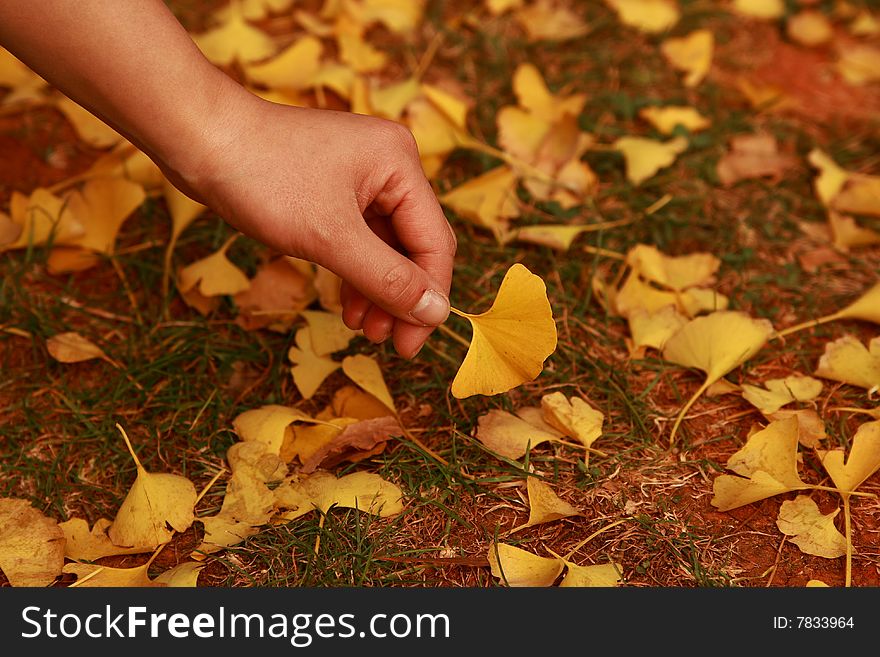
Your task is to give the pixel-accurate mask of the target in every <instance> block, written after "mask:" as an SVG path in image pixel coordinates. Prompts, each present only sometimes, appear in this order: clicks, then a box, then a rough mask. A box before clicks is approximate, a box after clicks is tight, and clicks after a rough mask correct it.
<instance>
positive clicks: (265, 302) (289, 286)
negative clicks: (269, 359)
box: [233, 258, 317, 333]
mask: <svg viewBox="0 0 880 657" xmlns="http://www.w3.org/2000/svg"><path fill="white" fill-rule="evenodd" d="M316 294H317V293H316V292H315V288H314V286H313V285H312V282H311V280H310V279H309V277H308V276H305V275H304V274H303V273H302V272H301V271H299V270H298V269H297V268H296V267H295V266H293V265H292V264H291V263H290V262H288V261H287V259H286V258H275V259H273V260H270V261H269V262H267V263H264V264H263V265H261V266H260V267H258V268H257V273H256V274H255V275H254V277H253V278H252V279H251V281H250V287H249V288H248V289H247V290H245V291H243V292H239V293H238V294H236V295H235V296H234V297H233V301H234V302H235V305H236V306H238V309H239V315H238V318H237V319H236V322H237V323H238V324H240V325H241V326H242V327H243V328H245V329H247V330H254V329H259V328H268V329H269V330H272V331H278V332H281V333H287V331H288V330H289V329H290V327H291V326H292V325H293V323H294V321H296V318H297V317H298V316H299V314H300V312H302V311H303V310H305V309H306V308H307V307H308V306H309V304H310V303H312V301H314V300H315V296H316Z"/></svg>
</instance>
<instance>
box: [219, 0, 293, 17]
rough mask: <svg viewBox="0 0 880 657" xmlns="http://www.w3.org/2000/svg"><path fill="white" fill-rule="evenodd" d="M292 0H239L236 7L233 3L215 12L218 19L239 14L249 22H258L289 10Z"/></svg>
mask: <svg viewBox="0 0 880 657" xmlns="http://www.w3.org/2000/svg"><path fill="white" fill-rule="evenodd" d="M293 2H294V0H239V2H238V7H236V5H235V3H233V4H231V5H229V6H228V7H226V8H224V9H221V10H220V11H218V12H217V14H216V16H217V17H218V18H224V17H226V16H228V15H230V14H233V13H235V12H240V13H241V15H242V16H244V17H245V18H246V19H248V20H249V21H258V20H261V19H263V18H266V17H267V16H268V15H269V14H273V13H274V14H277V13H281V12H283V11H287V10H288V9H290V6H291V5H292V4H293Z"/></svg>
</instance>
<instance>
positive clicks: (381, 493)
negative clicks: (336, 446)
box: [275, 470, 403, 520]
mask: <svg viewBox="0 0 880 657" xmlns="http://www.w3.org/2000/svg"><path fill="white" fill-rule="evenodd" d="M402 498H403V492H402V491H401V490H400V489H399V488H398V487H397V486H395V485H394V484H392V483H391V482H389V481H385V480H384V479H382V477H380V476H379V475H376V474H373V473H371V472H353V473H351V474H348V475H345V476H344V477H340V478H338V479H337V478H336V476H335V475H333V474H332V473H329V472H324V471H320V470H319V471H318V472H315V473H313V474H311V475H309V476H308V477H305V478H299V477H294V478H293V479H290V480H287V481H285V482H284V483H283V484H281V485H280V486H279V487H278V488H276V489H275V499H276V504H277V506H278V507H279V508H282V509H290V510H289V511H285V512H284V513H282V514H281V518H283V519H285V520H296V519H297V518H299V517H301V516H304V515H306V514H307V513H310V512H312V511H315V510H319V511H320V512H321V513H327V512H328V511H329V510H330V508H331V507H334V506H340V507H347V508H351V509H357V510H358V511H363V512H366V513H370V514H373V515H378V516H379V517H381V518H387V517H390V516H394V515H397V514H398V513H400V512H401V511H402V510H403V502H402Z"/></svg>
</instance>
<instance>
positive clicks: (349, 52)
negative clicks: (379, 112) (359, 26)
mask: <svg viewBox="0 0 880 657" xmlns="http://www.w3.org/2000/svg"><path fill="white" fill-rule="evenodd" d="M336 43H337V45H338V46H339V59H340V61H342V62H343V63H345V64H347V65H348V66H350V67H351V69H352V70H353V71H355V72H357V73H375V72H377V71H381V70H382V69H383V68H385V66H386V65H387V64H388V55H386V54H385V53H384V52H382V51H381V50H379V49H378V48H376V47H375V46H374V45H372V44H371V43H370V42H368V41H367V40H366V39H365V38H364V36H363V35H362V34H359V33H357V32H347V33H343V34H338V35H337V36H336ZM398 116H399V115H398Z"/></svg>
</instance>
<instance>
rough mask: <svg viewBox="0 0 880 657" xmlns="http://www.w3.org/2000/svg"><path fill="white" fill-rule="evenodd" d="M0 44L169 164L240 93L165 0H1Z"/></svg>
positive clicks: (204, 137)
mask: <svg viewBox="0 0 880 657" xmlns="http://www.w3.org/2000/svg"><path fill="white" fill-rule="evenodd" d="M0 44H2V45H3V46H4V47H6V48H7V49H8V50H10V51H11V52H12V53H13V54H15V55H16V56H17V57H19V59H21V60H22V61H24V62H25V63H26V64H27V65H28V66H30V67H31V68H32V69H33V70H35V71H36V72H37V73H39V74H40V75H42V76H43V77H44V78H45V79H46V80H48V81H49V82H50V83H52V84H53V85H54V86H55V87H56V88H58V89H60V90H61V91H62V92H64V93H65V94H66V95H67V96H69V97H70V98H72V99H73V100H75V101H76V102H78V103H79V104H81V105H82V106H83V107H85V108H86V109H88V110H90V111H91V112H93V113H94V114H96V115H97V116H99V117H100V118H102V119H103V120H104V121H105V122H106V123H108V124H109V125H111V126H113V127H114V128H115V129H116V130H118V131H119V132H120V133H121V134H123V135H124V136H125V137H126V138H128V139H129V140H130V141H132V142H133V143H134V144H135V145H137V146H138V147H139V148H141V149H142V150H144V151H145V152H147V153H148V154H149V155H150V156H151V157H153V158H154V159H158V160H159V161H161V162H162V163H163V164H164V165H165V166H167V167H168V168H170V169H172V170H174V171H180V170H185V169H187V168H188V167H189V168H191V167H192V166H193V163H192V162H188V161H185V160H187V159H190V158H194V157H197V153H198V152H200V150H201V147H202V146H203V145H205V144H208V143H210V140H211V139H212V138H214V137H215V135H213V134H211V133H212V131H213V130H214V128H215V127H216V123H215V120H216V119H218V117H217V114H222V112H223V111H224V107H226V106H227V104H226V102H225V101H226V100H227V99H228V97H229V96H230V95H235V94H240V93H244V91H243V89H241V87H240V86H239V85H237V84H236V83H235V82H234V81H233V80H231V79H230V78H229V77H228V76H226V75H225V74H224V73H223V72H222V71H219V70H218V69H217V68H216V67H214V66H213V65H212V64H211V63H210V62H208V61H207V60H206V59H205V58H204V56H202V54H201V52H200V51H199V50H198V48H197V47H196V46H195V44H194V43H193V42H192V40H191V39H190V37H189V35H188V34H187V33H186V31H185V30H184V29H183V27H182V26H181V25H180V23H179V22H178V21H177V20H176V18H175V17H174V15H173V14H172V13H171V12H170V11H169V10H168V8H167V7H166V6H165V4H164V3H163V2H162V1H161V0H124V1H121V2H120V1H119V0H0ZM221 101H222V102H221ZM219 120H222V119H219ZM197 146H198V148H197ZM208 150H209V149H208Z"/></svg>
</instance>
